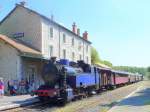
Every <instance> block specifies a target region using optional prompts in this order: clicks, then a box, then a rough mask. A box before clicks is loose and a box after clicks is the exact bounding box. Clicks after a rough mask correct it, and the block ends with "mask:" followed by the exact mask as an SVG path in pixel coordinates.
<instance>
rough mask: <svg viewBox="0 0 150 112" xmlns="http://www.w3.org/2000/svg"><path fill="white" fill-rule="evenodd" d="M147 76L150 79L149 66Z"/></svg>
mask: <svg viewBox="0 0 150 112" xmlns="http://www.w3.org/2000/svg"><path fill="white" fill-rule="evenodd" d="M146 77H147V78H148V79H150V67H148V68H147V73H146Z"/></svg>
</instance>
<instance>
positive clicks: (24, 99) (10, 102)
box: [0, 95, 39, 111]
mask: <svg viewBox="0 0 150 112" xmlns="http://www.w3.org/2000/svg"><path fill="white" fill-rule="evenodd" d="M38 101H39V100H38V98H37V97H33V96H30V95H19V96H3V97H0V111H2V110H6V109H11V108H16V107H21V106H26V105H30V104H32V103H36V102H38Z"/></svg>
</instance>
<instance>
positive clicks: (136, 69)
mask: <svg viewBox="0 0 150 112" xmlns="http://www.w3.org/2000/svg"><path fill="white" fill-rule="evenodd" d="M113 69H115V70H122V71H127V72H132V73H139V74H143V75H146V74H147V69H146V68H144V67H130V66H114V67H113Z"/></svg>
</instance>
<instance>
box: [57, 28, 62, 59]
mask: <svg viewBox="0 0 150 112" xmlns="http://www.w3.org/2000/svg"><path fill="white" fill-rule="evenodd" d="M58 31H59V50H58V52H59V53H58V55H59V59H60V51H61V50H60V27H58Z"/></svg>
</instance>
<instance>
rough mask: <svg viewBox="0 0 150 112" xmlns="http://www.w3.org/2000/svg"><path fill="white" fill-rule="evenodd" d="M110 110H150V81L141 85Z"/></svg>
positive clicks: (130, 111) (146, 111) (141, 111)
mask: <svg viewBox="0 0 150 112" xmlns="http://www.w3.org/2000/svg"><path fill="white" fill-rule="evenodd" d="M108 112H150V83H149V84H146V85H145V86H144V87H143V86H142V87H139V88H138V90H136V91H135V92H133V93H131V94H130V95H128V96H127V97H126V98H124V99H123V100H122V101H120V102H119V103H118V104H117V105H116V106H114V107H112V108H111V109H110V110H109V111H108Z"/></svg>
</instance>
